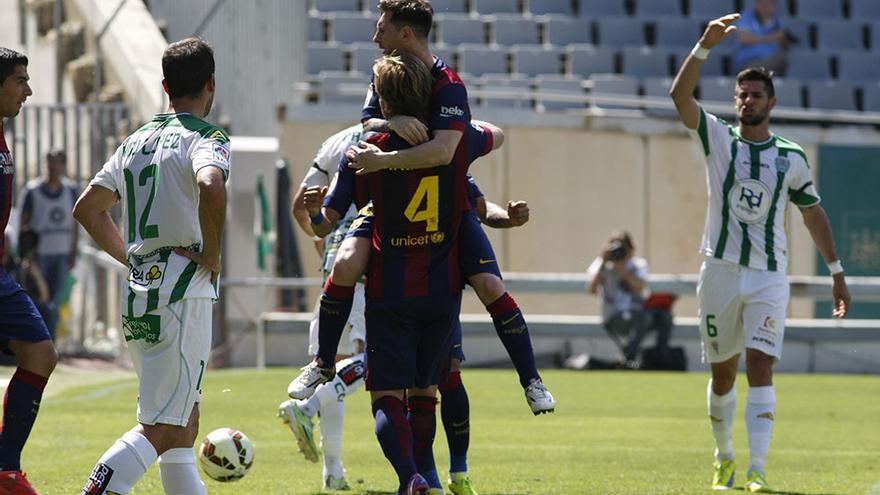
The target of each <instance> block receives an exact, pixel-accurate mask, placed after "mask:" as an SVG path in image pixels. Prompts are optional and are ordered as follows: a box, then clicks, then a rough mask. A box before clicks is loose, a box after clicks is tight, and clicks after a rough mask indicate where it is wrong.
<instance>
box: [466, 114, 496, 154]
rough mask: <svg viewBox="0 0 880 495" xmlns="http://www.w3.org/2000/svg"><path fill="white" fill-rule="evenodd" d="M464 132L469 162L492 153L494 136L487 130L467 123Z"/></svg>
mask: <svg viewBox="0 0 880 495" xmlns="http://www.w3.org/2000/svg"><path fill="white" fill-rule="evenodd" d="M465 130H466V132H467V136H466V139H467V143H468V155H469V158H470V161H474V160H476V159H477V158H479V157H481V156H485V155H488V154H489V153H490V152H491V151H492V147H493V146H494V136H493V135H492V131H491V130H489V128H487V127H483V126H480V125H477V124H471V123H469V124H468V127H467V128H466V129H465Z"/></svg>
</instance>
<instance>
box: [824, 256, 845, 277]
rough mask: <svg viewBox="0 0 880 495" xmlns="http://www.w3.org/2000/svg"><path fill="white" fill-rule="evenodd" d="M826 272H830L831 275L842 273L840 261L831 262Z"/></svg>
mask: <svg viewBox="0 0 880 495" xmlns="http://www.w3.org/2000/svg"><path fill="white" fill-rule="evenodd" d="M827 266H828V271H829V272H831V275H837V274H838V273H843V265H842V264H841V263H840V260H836V261H832V262H831V263H828V265H827Z"/></svg>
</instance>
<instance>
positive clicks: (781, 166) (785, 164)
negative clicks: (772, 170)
mask: <svg viewBox="0 0 880 495" xmlns="http://www.w3.org/2000/svg"><path fill="white" fill-rule="evenodd" d="M789 168H791V161H790V160H789V159H788V158H787V157H784V156H777V157H776V171H777V172H779V173H782V174H784V173H786V172H788V169H789Z"/></svg>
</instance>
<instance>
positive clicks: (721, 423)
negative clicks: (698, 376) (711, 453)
mask: <svg viewBox="0 0 880 495" xmlns="http://www.w3.org/2000/svg"><path fill="white" fill-rule="evenodd" d="M707 395H708V400H709V421H710V422H711V424H712V435H713V436H714V437H715V458H716V459H718V460H719V461H721V460H728V459H733V417H734V414H735V413H736V387H734V388H732V389H730V392H727V394H725V395H715V393H714V392H712V380H711V379H709V388H708V390H707Z"/></svg>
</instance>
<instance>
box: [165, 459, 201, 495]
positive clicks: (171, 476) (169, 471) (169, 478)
mask: <svg viewBox="0 0 880 495" xmlns="http://www.w3.org/2000/svg"><path fill="white" fill-rule="evenodd" d="M159 473H160V474H161V476H162V486H164V487H165V494H166V495H207V493H208V490H207V489H206V488H205V483H203V482H202V480H201V479H200V478H199V471H198V469H197V467H196V453H195V451H194V450H193V449H192V447H190V448H188V449H187V448H178V449H168V451H166V452H165V453H163V454H162V455H161V456H160V457H159Z"/></svg>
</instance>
